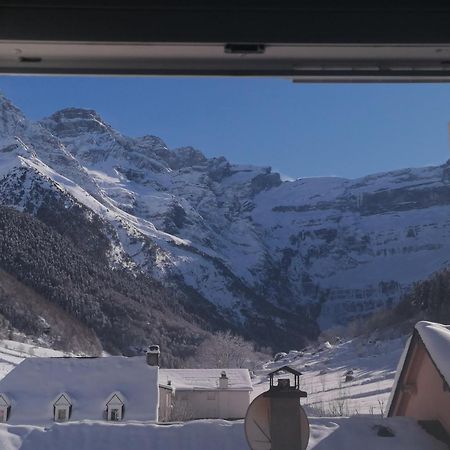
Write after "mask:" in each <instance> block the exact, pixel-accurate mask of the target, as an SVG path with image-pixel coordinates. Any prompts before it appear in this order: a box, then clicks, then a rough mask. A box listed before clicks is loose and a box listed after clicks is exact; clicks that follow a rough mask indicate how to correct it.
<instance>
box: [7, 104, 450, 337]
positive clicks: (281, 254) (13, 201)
mask: <svg viewBox="0 0 450 450" xmlns="http://www.w3.org/2000/svg"><path fill="white" fill-rule="evenodd" d="M0 178H1V179H0V199H1V203H2V204H3V205H7V206H13V207H15V208H18V209H20V210H25V211H27V212H31V213H33V214H37V213H38V211H39V206H40V205H41V204H42V202H45V201H47V200H46V198H47V196H48V192H52V193H53V194H52V195H57V196H58V198H60V199H63V204H64V208H65V209H67V210H68V211H69V210H70V209H71V208H73V207H74V205H81V206H82V207H83V208H84V210H85V211H86V214H87V215H88V216H90V217H96V218H97V220H99V221H100V222H101V223H102V224H104V231H105V235H107V236H108V239H109V249H108V252H107V255H108V260H109V264H110V265H111V267H115V268H121V267H125V268H127V270H132V271H136V272H141V273H144V274H145V275H147V276H149V277H151V278H156V279H158V280H160V281H162V282H163V283H165V284H167V285H170V286H176V287H177V289H181V290H183V291H184V292H185V294H186V295H188V296H189V297H190V299H191V304H190V307H191V308H192V310H193V311H195V309H196V307H200V305H201V307H202V308H205V305H210V307H211V308H212V309H211V311H214V314H215V317H221V318H222V319H223V321H224V322H225V323H228V324H229V325H228V326H230V327H234V328H235V329H240V330H241V331H242V332H244V334H245V333H249V334H250V333H251V334H252V335H253V336H254V337H256V339H258V340H259V341H260V342H262V343H265V344H270V343H271V341H272V340H273V339H281V336H283V339H285V342H295V341H296V340H298V339H300V338H301V336H310V337H312V336H314V335H315V334H316V333H317V331H318V329H319V326H320V327H322V328H326V327H328V326H331V325H333V324H336V323H343V322H346V321H348V320H349V319H351V318H352V317H355V316H359V315H361V314H367V313H370V312H371V311H373V310H374V309H376V308H378V307H381V306H383V305H386V304H389V303H392V302H395V301H396V300H398V299H399V298H400V296H401V295H402V294H403V293H404V292H406V291H407V290H408V289H409V288H410V287H411V285H412V284H413V283H414V282H416V281H418V280H421V279H425V278H427V277H428V276H429V275H430V274H431V273H433V272H435V271H436V270H439V269H441V268H443V267H445V266H447V265H448V264H449V256H448V255H449V254H450V239H449V238H450V165H449V164H448V163H446V164H444V165H442V166H438V167H426V168H421V169H405V170H400V171H394V172H390V173H381V174H376V175H370V176H367V177H364V178H360V179H357V180H347V179H341V178H311V179H300V180H297V181H292V182H291V181H284V182H282V181H281V179H280V175H279V174H277V173H272V172H271V169H270V168H268V167H263V168H261V167H253V166H243V165H236V164H232V163H230V162H228V161H227V160H226V159H225V158H222V157H219V158H206V157H205V156H204V155H203V154H202V153H201V152H200V151H198V150H196V149H193V148H191V147H184V148H178V149H169V148H168V147H167V145H166V144H165V143H164V142H163V141H162V140H161V139H160V138H159V137H155V136H143V137H140V138H132V137H128V136H124V135H122V134H121V133H120V132H118V131H117V130H114V129H113V128H112V127H111V126H110V125H108V124H107V123H105V122H104V120H103V119H102V118H101V117H100V116H99V115H98V114H97V113H96V112H95V111H92V110H85V109H76V108H69V109H65V110H62V111H58V112H56V113H55V114H53V115H52V116H50V117H48V118H46V119H43V120H42V121H40V122H37V123H35V122H31V121H29V120H27V119H26V118H25V117H24V116H23V114H22V113H21V112H20V111H19V110H18V109H17V108H16V107H14V106H13V105H12V104H11V103H10V102H9V101H8V100H7V99H6V98H4V97H1V98H0ZM63 212H64V211H62V213H61V214H63ZM41 217H42V213H41ZM206 315H208V313H206ZM286 331H289V333H286Z"/></svg>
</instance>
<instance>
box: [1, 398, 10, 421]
mask: <svg viewBox="0 0 450 450" xmlns="http://www.w3.org/2000/svg"><path fill="white" fill-rule="evenodd" d="M10 411H11V402H10V400H9V398H8V397H7V396H6V395H5V394H0V422H6V421H7V420H8V418H9V413H10Z"/></svg>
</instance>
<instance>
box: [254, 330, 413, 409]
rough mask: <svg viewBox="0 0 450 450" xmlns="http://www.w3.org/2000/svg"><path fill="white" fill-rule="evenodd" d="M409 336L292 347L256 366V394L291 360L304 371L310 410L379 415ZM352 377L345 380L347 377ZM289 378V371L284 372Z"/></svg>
mask: <svg viewBox="0 0 450 450" xmlns="http://www.w3.org/2000/svg"><path fill="white" fill-rule="evenodd" d="M405 341H406V338H397V339H392V340H389V339H387V340H371V339H367V338H355V339H353V340H348V341H343V342H340V343H337V344H335V345H332V344H329V343H326V344H323V345H316V346H312V347H310V348H308V349H306V350H305V351H303V352H299V351H291V352H289V354H287V356H286V357H284V358H282V359H280V360H279V361H277V362H274V361H269V362H267V363H266V364H264V365H263V368H262V370H258V371H256V377H255V379H254V392H253V396H254V397H256V396H257V395H259V394H260V393H262V392H264V391H265V390H267V389H268V379H267V374H268V373H269V372H272V371H273V370H276V369H277V368H279V367H282V366H285V365H289V366H290V367H292V368H294V369H296V370H298V371H300V372H301V373H302V374H303V375H302V376H301V377H300V388H301V389H302V390H304V391H306V392H307V394H308V397H307V398H306V399H304V400H302V403H303V404H304V405H305V406H306V411H307V413H309V414H310V415H311V414H312V415H320V416H330V415H331V416H351V415H356V414H372V415H377V416H380V415H381V414H382V413H383V412H384V410H385V407H386V404H387V401H388V398H389V394H390V391H391V387H392V385H393V383H394V377H395V371H396V368H397V364H398V361H399V359H400V355H401V353H402V351H403V348H404V345H405ZM347 375H348V378H349V379H350V378H353V379H352V380H349V381H345V380H346V377H347ZM280 377H282V378H286V375H285V374H283V375H280Z"/></svg>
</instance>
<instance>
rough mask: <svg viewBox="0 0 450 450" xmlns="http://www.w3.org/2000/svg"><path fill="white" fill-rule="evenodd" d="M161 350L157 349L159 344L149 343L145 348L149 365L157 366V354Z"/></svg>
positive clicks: (158, 354)
mask: <svg viewBox="0 0 450 450" xmlns="http://www.w3.org/2000/svg"><path fill="white" fill-rule="evenodd" d="M160 354H161V352H160V351H159V345H150V347H149V348H148V350H147V355H146V356H147V364H148V365H149V366H156V367H159V356H160Z"/></svg>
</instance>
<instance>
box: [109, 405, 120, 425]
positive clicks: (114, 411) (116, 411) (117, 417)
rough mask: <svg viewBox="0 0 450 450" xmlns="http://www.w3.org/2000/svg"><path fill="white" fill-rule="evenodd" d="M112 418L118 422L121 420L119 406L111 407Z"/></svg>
mask: <svg viewBox="0 0 450 450" xmlns="http://www.w3.org/2000/svg"><path fill="white" fill-rule="evenodd" d="M111 420H112V421H113V422H117V421H119V420H120V411H119V408H112V409H111Z"/></svg>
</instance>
